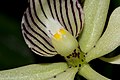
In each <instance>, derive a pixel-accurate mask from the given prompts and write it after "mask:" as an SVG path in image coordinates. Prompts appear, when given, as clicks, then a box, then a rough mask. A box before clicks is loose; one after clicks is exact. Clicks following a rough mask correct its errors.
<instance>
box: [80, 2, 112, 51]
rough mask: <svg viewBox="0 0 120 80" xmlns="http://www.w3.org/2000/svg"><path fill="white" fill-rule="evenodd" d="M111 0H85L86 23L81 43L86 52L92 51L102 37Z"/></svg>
mask: <svg viewBox="0 0 120 80" xmlns="http://www.w3.org/2000/svg"><path fill="white" fill-rule="evenodd" d="M109 3H110V0H85V3H84V8H83V10H84V14H85V23H84V29H83V33H82V35H81V36H80V37H79V45H80V48H81V50H82V51H83V52H84V53H87V52H88V51H90V50H91V49H92V48H93V47H94V45H95V44H96V42H97V40H98V39H99V38H100V36H101V34H102V32H103V28H104V25H105V21H106V17H107V12H108V8H109Z"/></svg>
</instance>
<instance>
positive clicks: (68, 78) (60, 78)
mask: <svg viewBox="0 0 120 80" xmlns="http://www.w3.org/2000/svg"><path fill="white" fill-rule="evenodd" d="M77 71H78V68H74V67H72V68H68V69H67V70H66V71H65V72H63V73H60V74H59V75H56V76H55V77H53V78H51V79H48V80H74V78H75V74H76V73H77Z"/></svg>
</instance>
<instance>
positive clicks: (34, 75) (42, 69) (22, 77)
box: [0, 62, 68, 80]
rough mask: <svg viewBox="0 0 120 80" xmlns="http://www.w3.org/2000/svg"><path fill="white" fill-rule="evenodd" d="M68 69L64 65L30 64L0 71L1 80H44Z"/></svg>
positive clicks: (61, 63)
mask: <svg viewBox="0 0 120 80" xmlns="http://www.w3.org/2000/svg"><path fill="white" fill-rule="evenodd" d="M67 68H68V66H67V64H66V63H63V62H60V63H51V64H50V63H49V64H47V63H46V64H31V65H28V66H23V67H19V68H15V69H11V70H3V71H0V79H2V80H44V79H48V78H50V77H52V76H55V75H57V74H59V73H61V72H63V71H65V70H66V69H67Z"/></svg>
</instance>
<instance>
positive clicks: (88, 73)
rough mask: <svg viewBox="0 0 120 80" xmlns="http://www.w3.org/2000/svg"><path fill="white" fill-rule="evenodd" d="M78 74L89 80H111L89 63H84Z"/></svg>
mask: <svg viewBox="0 0 120 80" xmlns="http://www.w3.org/2000/svg"><path fill="white" fill-rule="evenodd" d="M78 74H79V75H81V76H83V77H85V78H86V79H88V80H110V79H108V78H106V77H104V76H102V75H101V74H99V73H97V72H96V71H94V70H93V69H92V68H91V67H90V66H89V65H88V64H83V65H82V66H81V67H80V69H79V72H78Z"/></svg>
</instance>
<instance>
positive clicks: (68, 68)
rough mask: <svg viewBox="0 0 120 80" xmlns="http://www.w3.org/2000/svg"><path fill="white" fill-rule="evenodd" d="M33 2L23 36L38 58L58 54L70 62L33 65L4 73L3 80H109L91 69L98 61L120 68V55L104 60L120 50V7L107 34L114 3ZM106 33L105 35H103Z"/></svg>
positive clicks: (25, 17) (107, 0)
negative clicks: (79, 79) (91, 65)
mask: <svg viewBox="0 0 120 80" xmlns="http://www.w3.org/2000/svg"><path fill="white" fill-rule="evenodd" d="M81 1H82V3H83V1H84V4H82V5H83V7H82V6H81V4H80V1H79V0H29V1H28V3H29V6H28V8H27V9H26V11H25V13H24V15H23V18H22V23H21V26H22V33H23V37H24V39H25V42H26V43H27V45H28V47H29V48H30V49H31V50H32V51H33V52H34V53H36V54H38V55H40V56H44V57H52V56H55V55H57V54H59V55H61V56H62V57H64V59H65V60H66V62H56V63H42V64H31V65H28V66H23V67H19V68H15V69H11V70H5V71H0V79H2V80H74V78H75V75H76V74H78V75H81V76H83V77H84V78H86V79H88V80H109V79H108V78H107V77H105V76H102V75H101V74H99V73H98V72H96V71H95V70H94V69H92V67H90V65H89V62H90V61H91V60H94V59H96V58H99V59H101V60H103V61H106V62H109V63H112V64H120V55H118V56H116V57H113V58H105V57H102V56H104V55H106V54H108V53H110V52H112V51H113V50H115V49H116V48H117V47H118V46H120V22H119V21H120V7H118V8H116V9H115V10H114V11H113V12H112V14H111V16H110V18H109V22H108V25H107V28H106V30H105V31H104V33H103V29H104V26H105V22H106V18H107V13H108V9H109V4H110V0H81ZM102 33H103V34H102Z"/></svg>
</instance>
